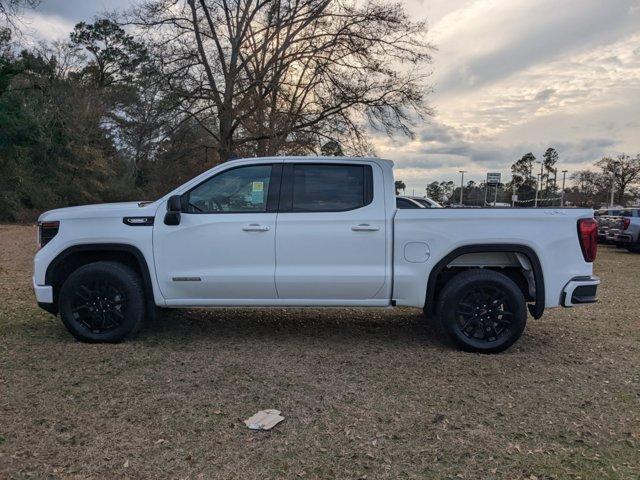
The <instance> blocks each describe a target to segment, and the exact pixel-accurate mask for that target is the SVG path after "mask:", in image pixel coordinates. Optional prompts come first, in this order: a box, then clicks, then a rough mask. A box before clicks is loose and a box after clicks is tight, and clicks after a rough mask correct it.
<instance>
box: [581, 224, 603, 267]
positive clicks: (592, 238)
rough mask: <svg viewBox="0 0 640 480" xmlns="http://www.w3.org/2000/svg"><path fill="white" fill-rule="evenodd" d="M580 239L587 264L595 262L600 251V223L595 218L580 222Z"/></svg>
mask: <svg viewBox="0 0 640 480" xmlns="http://www.w3.org/2000/svg"><path fill="white" fill-rule="evenodd" d="M578 239H579V240H580V248H581V249H582V256H583V257H584V261H585V262H593V261H594V260H595V259H596V253H597V251H598V223H597V222H596V221H595V220H594V219H593V218H581V219H580V220H578Z"/></svg>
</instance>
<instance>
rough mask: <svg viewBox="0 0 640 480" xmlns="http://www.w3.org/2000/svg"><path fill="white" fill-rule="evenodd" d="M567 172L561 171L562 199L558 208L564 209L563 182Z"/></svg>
mask: <svg viewBox="0 0 640 480" xmlns="http://www.w3.org/2000/svg"><path fill="white" fill-rule="evenodd" d="M568 171H569V170H562V197H561V200H560V206H561V207H564V181H565V179H566V178H567V172H568Z"/></svg>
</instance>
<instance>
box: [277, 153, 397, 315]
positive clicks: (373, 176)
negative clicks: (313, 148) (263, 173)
mask: <svg viewBox="0 0 640 480" xmlns="http://www.w3.org/2000/svg"><path fill="white" fill-rule="evenodd" d="M385 228H386V227H385V208H384V184H383V173H382V169H381V168H380V167H379V166H378V165H376V164H375V163H366V162H363V163H362V164H358V163H351V162H349V163H348V164H340V163H328V162H327V163H318V162H317V161H310V162H298V161H296V162H295V163H285V164H284V166H283V181H282V188H281V197H280V205H279V210H278V220H277V235H276V288H277V290H278V298H279V299H281V300H282V299H285V300H286V299H291V300H304V299H310V300H326V301H327V302H322V303H328V302H331V301H336V303H340V301H347V302H343V303H349V302H348V301H353V302H358V301H363V300H367V299H372V298H375V297H376V294H377V293H378V292H379V291H380V290H381V289H382V287H383V286H384V283H385V274H386V271H385V269H386V257H385V254H386V241H387V240H386V232H385Z"/></svg>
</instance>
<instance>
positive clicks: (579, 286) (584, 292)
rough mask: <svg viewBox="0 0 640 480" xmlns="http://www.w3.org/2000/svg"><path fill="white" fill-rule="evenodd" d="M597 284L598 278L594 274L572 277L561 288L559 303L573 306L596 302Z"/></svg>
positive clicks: (564, 305) (598, 283)
mask: <svg viewBox="0 0 640 480" xmlns="http://www.w3.org/2000/svg"><path fill="white" fill-rule="evenodd" d="M598 285H600V279H599V278H598V277H596V276H595V275H592V276H590V277H575V278H572V279H571V280H570V281H569V283H567V284H566V285H565V287H564V288H563V289H562V294H561V296H560V305H562V306H563V307H573V306H574V305H583V304H585V303H595V302H597V301H598V295H597V293H598Z"/></svg>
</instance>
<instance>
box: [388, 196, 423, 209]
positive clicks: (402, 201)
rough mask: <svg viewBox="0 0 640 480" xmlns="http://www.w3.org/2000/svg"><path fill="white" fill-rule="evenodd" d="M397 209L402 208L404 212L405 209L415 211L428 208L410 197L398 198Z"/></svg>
mask: <svg viewBox="0 0 640 480" xmlns="http://www.w3.org/2000/svg"><path fill="white" fill-rule="evenodd" d="M396 208H400V209H402V210H405V209H412V208H413V209H415V208H427V207H425V206H424V205H423V204H422V203H420V202H416V201H415V200H413V199H411V198H408V197H396Z"/></svg>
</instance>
